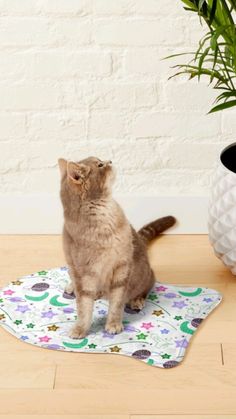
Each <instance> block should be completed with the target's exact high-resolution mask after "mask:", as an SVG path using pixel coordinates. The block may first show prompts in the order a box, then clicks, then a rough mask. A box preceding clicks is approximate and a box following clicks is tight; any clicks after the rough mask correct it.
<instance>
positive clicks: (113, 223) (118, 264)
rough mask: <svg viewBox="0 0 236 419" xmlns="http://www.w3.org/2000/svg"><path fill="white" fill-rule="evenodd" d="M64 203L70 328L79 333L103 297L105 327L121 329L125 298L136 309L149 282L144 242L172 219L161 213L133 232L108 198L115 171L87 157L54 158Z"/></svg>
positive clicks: (151, 278) (84, 331)
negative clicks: (72, 300)
mask: <svg viewBox="0 0 236 419" xmlns="http://www.w3.org/2000/svg"><path fill="white" fill-rule="evenodd" d="M58 164H59V168H60V172H61V190H60V196H61V201H62V205H63V209H64V227H63V248H64V253H65V257H66V262H67V264H68V267H69V276H70V279H71V283H70V284H68V286H67V288H66V291H67V292H69V293H72V292H74V293H75V296H76V303H77V311H78V319H77V321H76V322H75V324H74V326H73V327H72V329H71V331H70V337H71V338H74V339H79V338H84V337H85V336H86V335H87V334H88V332H89V329H90V326H91V322H92V313H93V305H94V300H96V299H98V298H105V299H108V300H109V310H108V315H107V319H106V325H105V330H106V331H107V332H108V333H110V334H115V333H120V332H121V331H122V330H123V324H122V317H123V311H124V306H125V304H128V305H129V306H130V307H131V308H132V309H137V310H141V309H142V308H143V307H144V304H145V298H146V296H147V294H148V292H149V291H150V289H151V288H152V287H153V284H154V282H155V279H154V274H153V271H152V269H151V267H150V264H149V261H148V256H147V243H148V242H149V241H150V240H152V239H153V238H155V237H156V236H157V235H158V234H160V233H162V232H163V231H164V230H166V229H167V228H169V227H171V226H172V225H173V224H174V223H175V221H176V220H175V218H174V217H172V216H167V217H163V218H160V219H158V220H156V221H154V222H152V223H150V224H147V225H146V226H144V227H143V228H141V230H139V231H138V232H136V231H135V230H134V228H133V227H132V226H131V224H130V223H129V221H128V220H127V218H126V216H125V214H124V212H123V210H122V209H121V207H120V206H119V205H118V203H117V202H116V201H115V200H114V199H113V198H112V185H113V182H114V180H115V171H114V169H113V166H112V162H111V161H102V160H100V159H98V158H96V157H89V158H86V159H84V160H81V161H79V162H72V161H67V160H65V159H59V160H58Z"/></svg>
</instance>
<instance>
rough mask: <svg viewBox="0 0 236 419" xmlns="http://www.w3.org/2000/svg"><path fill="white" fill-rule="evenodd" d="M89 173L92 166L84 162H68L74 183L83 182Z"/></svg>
mask: <svg viewBox="0 0 236 419" xmlns="http://www.w3.org/2000/svg"><path fill="white" fill-rule="evenodd" d="M89 173H90V167H89V166H86V165H85V164H83V163H74V162H68V164H67V174H68V177H69V179H70V180H72V182H74V183H77V184H80V183H82V182H83V181H84V180H85V179H86V178H87V177H88V175H89Z"/></svg>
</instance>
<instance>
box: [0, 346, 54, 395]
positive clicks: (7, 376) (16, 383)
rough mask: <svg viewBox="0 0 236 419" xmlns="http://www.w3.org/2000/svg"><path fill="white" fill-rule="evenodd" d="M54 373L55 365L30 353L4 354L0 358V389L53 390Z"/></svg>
mask: <svg viewBox="0 0 236 419" xmlns="http://www.w3.org/2000/svg"><path fill="white" fill-rule="evenodd" d="M22 355H23V356H22ZM55 371H56V364H55V363H53V362H51V361H50V362H48V361H47V360H46V358H45V357H40V358H38V357H37V356H35V354H34V353H32V352H28V353H22V352H20V353H18V352H17V351H15V352H11V353H8V352H5V353H4V356H1V357H0V372H1V373H0V389H3V388H5V389H6V388H41V389H42V388H53V385H54V379H55Z"/></svg>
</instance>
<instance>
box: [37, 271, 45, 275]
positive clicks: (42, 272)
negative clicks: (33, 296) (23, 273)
mask: <svg viewBox="0 0 236 419" xmlns="http://www.w3.org/2000/svg"><path fill="white" fill-rule="evenodd" d="M38 274H39V275H46V274H47V271H39V272H38Z"/></svg>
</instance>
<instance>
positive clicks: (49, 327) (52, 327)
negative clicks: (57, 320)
mask: <svg viewBox="0 0 236 419" xmlns="http://www.w3.org/2000/svg"><path fill="white" fill-rule="evenodd" d="M57 329H59V327H58V326H56V325H55V324H53V325H52V326H48V331H53V332H56V330H57Z"/></svg>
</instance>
